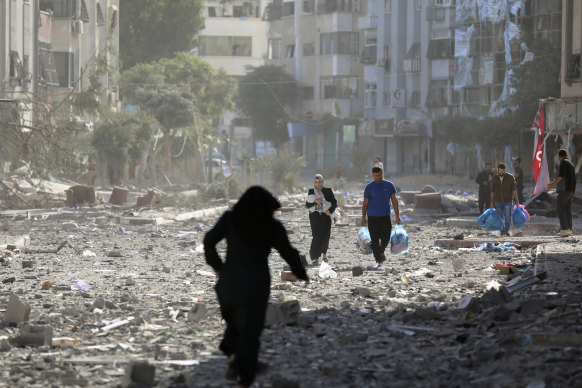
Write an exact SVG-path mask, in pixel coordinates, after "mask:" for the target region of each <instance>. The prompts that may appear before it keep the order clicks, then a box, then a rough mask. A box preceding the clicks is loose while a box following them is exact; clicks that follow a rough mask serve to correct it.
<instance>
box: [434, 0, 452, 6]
mask: <svg viewBox="0 0 582 388" xmlns="http://www.w3.org/2000/svg"><path fill="white" fill-rule="evenodd" d="M451 3H452V0H434V5H435V7H449V6H451V5H452V4H451Z"/></svg>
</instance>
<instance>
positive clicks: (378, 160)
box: [372, 155, 384, 171]
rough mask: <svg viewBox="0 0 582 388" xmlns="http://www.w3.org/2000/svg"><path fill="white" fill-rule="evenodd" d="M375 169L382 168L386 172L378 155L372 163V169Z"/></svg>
mask: <svg viewBox="0 0 582 388" xmlns="http://www.w3.org/2000/svg"><path fill="white" fill-rule="evenodd" d="M374 167H380V168H381V169H382V171H384V165H383V164H382V159H381V158H380V157H379V156H378V155H376V156H374V161H373V162H372V168H374Z"/></svg>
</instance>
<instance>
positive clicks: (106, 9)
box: [0, 0, 119, 128]
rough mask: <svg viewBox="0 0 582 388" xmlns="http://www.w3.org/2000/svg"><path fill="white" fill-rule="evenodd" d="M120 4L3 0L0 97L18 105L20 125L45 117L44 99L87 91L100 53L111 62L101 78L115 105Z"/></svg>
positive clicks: (106, 98)
mask: <svg viewBox="0 0 582 388" xmlns="http://www.w3.org/2000/svg"><path fill="white" fill-rule="evenodd" d="M118 5H119V0H0V32H1V33H0V58H1V59H0V98H1V99H3V100H4V101H7V102H4V103H3V105H6V104H8V103H9V102H8V101H10V104H12V105H14V106H15V107H16V108H15V109H16V111H17V112H18V113H17V115H16V116H18V119H19V123H20V124H21V125H24V126H27V125H28V126H34V125H36V124H39V123H38V121H40V120H43V119H44V118H43V117H41V116H40V115H38V114H37V112H35V110H36V108H37V107H38V106H39V104H42V105H45V104H48V106H50V105H51V104H57V103H60V102H61V101H63V100H64V99H67V98H68V97H69V96H70V95H71V93H73V92H80V91H83V90H86V89H87V88H88V87H89V75H90V74H91V72H92V70H94V68H95V66H96V58H97V56H99V55H102V56H103V57H104V58H106V61H107V64H108V68H107V69H106V71H105V72H104V73H103V74H102V76H101V80H100V81H101V84H102V85H103V87H104V89H105V90H106V92H105V93H104V95H103V96H102V97H103V101H107V102H108V103H109V106H110V107H111V108H112V109H115V108H116V106H117V87H116V85H115V81H114V78H113V75H114V73H115V69H116V65H117V52H118V51H119V33H118V30H119V29H118V22H119V21H118V19H119V15H118ZM45 107H46V105H45ZM78 120H79V122H81V123H90V122H91V120H92V118H91V117H79V118H78ZM45 124H46V123H45ZM88 126H89V125H88ZM23 128H24V127H23Z"/></svg>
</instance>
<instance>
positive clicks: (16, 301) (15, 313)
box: [4, 294, 30, 325]
mask: <svg viewBox="0 0 582 388" xmlns="http://www.w3.org/2000/svg"><path fill="white" fill-rule="evenodd" d="M29 315H30V305H29V304H28V303H23V302H22V301H21V300H20V298H19V297H17V296H16V295H14V294H10V298H9V299H8V305H7V306H6V315H5V316H4V322H5V323H6V324H7V325H18V324H19V323H22V322H26V321H28V316H29Z"/></svg>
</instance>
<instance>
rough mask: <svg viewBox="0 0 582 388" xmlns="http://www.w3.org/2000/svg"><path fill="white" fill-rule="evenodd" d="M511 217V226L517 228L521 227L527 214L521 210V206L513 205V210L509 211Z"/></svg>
mask: <svg viewBox="0 0 582 388" xmlns="http://www.w3.org/2000/svg"><path fill="white" fill-rule="evenodd" d="M511 218H512V219H513V226H514V227H515V228H517V229H521V228H522V227H523V225H524V224H525V222H526V221H527V216H526V214H525V212H524V211H523V208H521V207H519V206H515V207H514V208H513V212H512V213H511Z"/></svg>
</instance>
